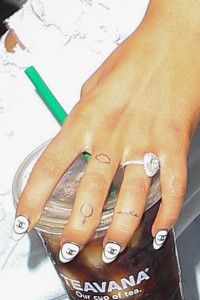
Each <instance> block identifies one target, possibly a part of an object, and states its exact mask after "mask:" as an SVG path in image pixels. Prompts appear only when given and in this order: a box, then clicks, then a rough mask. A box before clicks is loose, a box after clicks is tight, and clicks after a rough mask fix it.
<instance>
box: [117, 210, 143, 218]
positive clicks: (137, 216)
mask: <svg viewBox="0 0 200 300" xmlns="http://www.w3.org/2000/svg"><path fill="white" fill-rule="evenodd" d="M117 215H126V216H132V217H136V218H140V215H139V214H137V213H136V212H135V211H134V210H133V211H125V210H119V211H117Z"/></svg>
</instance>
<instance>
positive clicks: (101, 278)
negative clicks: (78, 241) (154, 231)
mask: <svg viewBox="0 0 200 300" xmlns="http://www.w3.org/2000/svg"><path fill="white" fill-rule="evenodd" d="M157 209H158V204H156V205H154V206H153V207H152V208H151V209H149V210H148V211H146V212H145V214H144V216H143V219H142V222H141V224H140V226H139V228H138V229H137V231H136V232H135V234H134V235H133V237H132V239H131V241H130V243H129V245H128V247H127V249H126V250H125V251H124V252H123V253H121V254H120V255H119V256H118V258H117V259H116V260H115V261H114V262H113V263H111V264H105V263H103V261H102V258H101V256H102V237H96V238H94V239H93V240H92V241H91V242H90V243H89V244H88V245H87V246H86V247H85V248H84V249H83V250H82V251H81V252H80V254H79V255H78V256H77V257H76V258H75V259H74V260H73V261H71V262H69V263H67V264H63V263H61V262H60V261H59V258H58V253H59V250H60V241H59V237H58V236H55V235H50V234H42V236H43V238H44V241H45V245H46V248H47V251H48V253H49V254H50V256H51V258H52V260H53V262H54V264H55V265H56V268H57V271H58V273H59V275H60V277H61V279H62V281H63V282H64V285H65V287H66V289H67V292H68V294H69V296H70V298H71V299H90V300H109V299H147V300H172V299H173V300H181V299H182V297H181V292H180V286H179V284H180V278H179V266H178V264H177V256H176V248H175V243H174V234H173V232H172V231H171V232H170V233H169V234H168V237H167V241H166V243H165V245H164V246H163V247H162V248H161V249H159V250H157V251H156V250H154V249H153V246H152V236H151V232H150V229H151V225H152V223H153V220H154V218H155V215H156V212H157Z"/></svg>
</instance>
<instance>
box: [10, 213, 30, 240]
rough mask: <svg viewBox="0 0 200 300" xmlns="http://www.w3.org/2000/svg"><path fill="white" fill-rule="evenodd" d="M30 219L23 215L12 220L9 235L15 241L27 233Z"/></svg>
mask: <svg viewBox="0 0 200 300" xmlns="http://www.w3.org/2000/svg"><path fill="white" fill-rule="evenodd" d="M29 225H30V221H29V219H28V218H27V217H25V216H22V215H20V216H17V217H16V219H15V222H14V226H13V229H12V232H11V236H12V238H13V239H14V240H15V241H19V240H21V239H22V238H23V236H24V235H25V234H26V233H27V231H28V229H29Z"/></svg>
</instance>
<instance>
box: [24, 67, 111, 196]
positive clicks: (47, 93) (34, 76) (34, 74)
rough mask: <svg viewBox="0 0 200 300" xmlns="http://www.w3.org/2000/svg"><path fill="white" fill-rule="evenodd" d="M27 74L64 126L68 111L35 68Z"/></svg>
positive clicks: (88, 156)
mask: <svg viewBox="0 0 200 300" xmlns="http://www.w3.org/2000/svg"><path fill="white" fill-rule="evenodd" d="M25 73H26V75H27V76H28V78H29V79H30V80H31V82H32V83H33V85H34V86H35V88H36V90H37V92H38V94H39V95H40V97H41V98H42V100H43V101H44V102H45V104H46V105H47V107H48V108H49V110H50V111H51V113H52V114H53V115H54V117H55V118H56V120H57V121H58V123H59V124H61V125H62V124H63V123H64V121H65V120H66V119H67V117H68V115H67V113H66V111H65V110H64V109H63V107H62V106H61V105H60V103H59V102H58V100H57V99H56V97H55V96H54V94H53V93H52V92H51V90H50V89H49V88H48V86H47V85H46V83H45V82H44V80H43V79H42V77H41V76H40V74H39V73H38V71H37V70H36V69H35V67H33V66H30V67H28V68H27V69H25ZM83 156H84V158H85V160H86V161H88V160H89V159H90V157H91V155H90V154H88V153H86V152H84V153H83ZM109 195H110V196H111V197H115V195H116V187H115V186H114V185H111V188H110V191H109Z"/></svg>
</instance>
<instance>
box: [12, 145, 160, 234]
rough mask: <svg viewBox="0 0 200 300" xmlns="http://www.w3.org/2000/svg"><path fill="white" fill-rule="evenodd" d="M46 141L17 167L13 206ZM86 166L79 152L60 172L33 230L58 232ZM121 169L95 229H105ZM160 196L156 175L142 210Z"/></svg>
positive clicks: (147, 207)
mask: <svg viewBox="0 0 200 300" xmlns="http://www.w3.org/2000/svg"><path fill="white" fill-rule="evenodd" d="M48 143H49V141H48V142H45V143H44V144H42V145H41V146H39V147H38V148H36V149H35V150H34V151H33V152H31V153H30V154H29V155H28V156H27V157H26V158H25V160H24V161H23V162H22V164H21V165H20V166H19V168H18V170H17V172H16V174H15V177H14V180H13V186H12V192H13V199H14V204H15V205H16V204H17V202H18V199H19V197H20V195H21V193H22V191H23V189H24V186H25V185H26V182H27V180H28V178H29V176H30V173H31V170H32V168H33V166H34V165H35V163H36V161H37V159H38V158H39V156H40V155H41V154H42V152H43V151H44V150H45V148H46V147H47V145H48ZM86 166H87V162H86V160H85V159H84V157H83V155H82V154H80V155H79V156H77V158H76V160H75V161H74V162H73V163H72V164H71V166H70V167H69V168H68V170H67V171H66V172H65V173H64V175H63V177H62V178H61V180H60V181H59V183H58V184H57V186H56V188H55V189H54V191H53V193H52V194H51V196H50V197H49V199H48V201H47V203H46V205H45V208H44V210H43V212H42V215H41V217H40V219H39V221H38V223H37V225H36V227H35V228H36V229H37V230H39V231H41V232H46V233H50V234H57V235H61V234H62V231H63V229H64V227H65V225H66V223H67V220H68V219H69V216H70V214H71V209H72V206H73V202H74V199H75V195H76V191H77V188H78V185H79V182H80V179H81V177H82V176H83V174H84V170H85V168H86ZM123 172H124V171H123V168H121V167H119V168H118V170H117V172H116V174H115V177H114V178H113V182H112V185H111V187H110V191H109V193H108V196H107V198H106V201H105V204H104V208H103V211H102V217H101V221H100V224H99V226H98V228H97V231H102V230H105V229H107V228H108V226H109V224H110V222H111V220H112V215H113V209H114V206H115V203H116V200H117V197H118V193H119V189H120V185H121V182H122V179H123ZM160 198H161V189H160V182H159V176H158V175H157V176H155V177H154V178H153V179H152V183H151V187H150V191H149V195H148V197H147V201H146V206H145V211H146V210H147V209H149V208H150V207H152V206H153V205H154V204H155V203H156V202H157V201H158V200H160Z"/></svg>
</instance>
